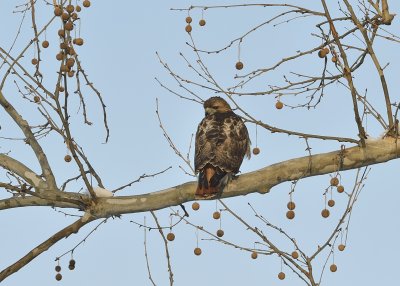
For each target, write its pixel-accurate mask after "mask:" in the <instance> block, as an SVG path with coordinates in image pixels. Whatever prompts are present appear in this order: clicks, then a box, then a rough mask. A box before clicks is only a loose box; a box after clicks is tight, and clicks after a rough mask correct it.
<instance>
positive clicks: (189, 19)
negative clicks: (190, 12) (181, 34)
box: [185, 16, 192, 24]
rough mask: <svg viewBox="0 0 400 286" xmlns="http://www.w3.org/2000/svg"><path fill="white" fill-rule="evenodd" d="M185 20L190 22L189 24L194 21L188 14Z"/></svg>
mask: <svg viewBox="0 0 400 286" xmlns="http://www.w3.org/2000/svg"><path fill="white" fill-rule="evenodd" d="M185 21H186V23H188V24H190V23H192V17H190V16H187V17H186V19H185Z"/></svg>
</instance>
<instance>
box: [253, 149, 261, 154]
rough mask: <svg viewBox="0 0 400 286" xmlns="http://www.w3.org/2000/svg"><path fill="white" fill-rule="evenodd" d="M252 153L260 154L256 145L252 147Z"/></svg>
mask: <svg viewBox="0 0 400 286" xmlns="http://www.w3.org/2000/svg"><path fill="white" fill-rule="evenodd" d="M253 154H254V155H258V154H260V148H258V147H255V148H253Z"/></svg>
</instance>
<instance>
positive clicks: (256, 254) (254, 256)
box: [251, 251, 258, 259]
mask: <svg viewBox="0 0 400 286" xmlns="http://www.w3.org/2000/svg"><path fill="white" fill-rule="evenodd" d="M257 257H258V253H257V252H255V251H253V252H252V253H251V258H253V259H257Z"/></svg>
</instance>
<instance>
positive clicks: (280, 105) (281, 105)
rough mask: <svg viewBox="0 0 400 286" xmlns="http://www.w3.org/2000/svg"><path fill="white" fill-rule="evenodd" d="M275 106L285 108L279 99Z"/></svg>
mask: <svg viewBox="0 0 400 286" xmlns="http://www.w3.org/2000/svg"><path fill="white" fill-rule="evenodd" d="M275 108H276V109H282V108H283V103H282V101H280V100H278V101H277V102H276V103H275Z"/></svg>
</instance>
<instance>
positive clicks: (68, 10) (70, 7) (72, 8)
mask: <svg viewBox="0 0 400 286" xmlns="http://www.w3.org/2000/svg"><path fill="white" fill-rule="evenodd" d="M65 10H67V12H68V13H70V14H71V13H72V12H74V10H75V7H74V5H71V4H69V5H67V7H66V8H65Z"/></svg>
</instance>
